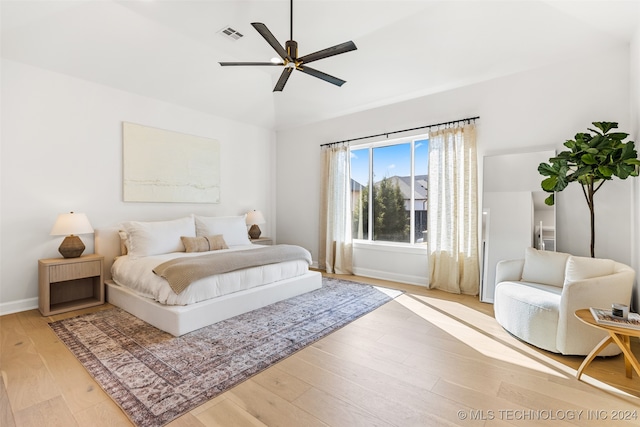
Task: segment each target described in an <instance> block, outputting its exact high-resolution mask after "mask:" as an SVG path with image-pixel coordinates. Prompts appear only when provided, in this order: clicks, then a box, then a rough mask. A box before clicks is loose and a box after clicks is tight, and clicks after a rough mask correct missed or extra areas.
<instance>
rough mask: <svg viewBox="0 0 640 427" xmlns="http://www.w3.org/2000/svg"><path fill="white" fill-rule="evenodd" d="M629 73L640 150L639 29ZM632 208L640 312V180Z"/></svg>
mask: <svg viewBox="0 0 640 427" xmlns="http://www.w3.org/2000/svg"><path fill="white" fill-rule="evenodd" d="M629 62H630V67H629V69H630V71H629V75H630V78H631V88H630V91H629V92H630V93H631V131H630V133H631V134H632V137H633V140H634V141H635V142H636V149H638V150H640V28H639V29H638V30H637V31H636V33H635V36H634V37H633V39H632V40H631V46H630V61H629ZM632 200H633V207H632V211H631V217H632V218H634V221H633V222H632V224H631V233H630V234H631V236H632V238H631V242H632V245H633V247H632V263H631V265H632V266H633V268H634V269H635V270H636V289H635V292H634V302H635V304H634V310H635V311H638V310H640V291H639V290H638V286H637V284H638V283H640V279H639V276H640V178H636V179H634V180H633V197H632Z"/></svg>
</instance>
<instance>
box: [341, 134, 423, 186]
mask: <svg viewBox="0 0 640 427" xmlns="http://www.w3.org/2000/svg"><path fill="white" fill-rule="evenodd" d="M368 153H369V149H368V148H362V149H359V150H355V149H352V150H351V177H352V178H353V179H355V180H356V181H358V182H359V183H360V184H363V185H364V184H366V183H367V182H369V157H368V156H369V154H368ZM428 156H429V140H427V139H424V140H417V141H416V142H415V161H416V166H415V174H416V175H426V174H427V167H428ZM410 159H411V143H410V142H408V143H406V144H400V145H390V146H386V147H375V148H374V149H373V181H374V182H378V181H380V180H382V179H383V178H388V177H391V176H410V175H411V162H410Z"/></svg>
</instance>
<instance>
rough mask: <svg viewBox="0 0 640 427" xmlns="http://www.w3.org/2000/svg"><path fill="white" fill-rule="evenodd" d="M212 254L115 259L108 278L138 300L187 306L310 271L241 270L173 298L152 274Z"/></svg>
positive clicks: (288, 267)
mask: <svg viewBox="0 0 640 427" xmlns="http://www.w3.org/2000/svg"><path fill="white" fill-rule="evenodd" d="M260 247H264V246H260V245H248V246H235V247H231V248H229V249H223V250H221V251H216V252H233V251H243V250H252V249H256V248H260ZM209 253H211V252H194V253H186V252H172V253H168V254H162V255H153V256H148V257H139V258H131V257H130V256H129V255H124V256H121V257H118V258H117V259H116V260H115V262H114V263H113V267H112V268H111V274H112V276H113V281H114V282H115V283H117V284H118V285H120V286H124V287H127V288H129V289H131V290H133V291H135V292H136V293H138V294H139V295H141V296H144V297H147V298H152V299H154V300H155V301H158V302H159V303H162V304H167V305H186V304H193V303H196V302H199V301H204V300H207V299H211V298H215V297H219V296H222V295H226V294H230V293H233V292H238V291H242V290H245V289H250V288H253V287H256V286H261V285H266V284H268V283H273V282H276V281H278V280H283V279H289V278H291V277H296V276H301V275H303V274H305V273H306V272H307V271H308V270H309V264H308V263H307V261H304V260H295V261H287V262H282V263H278V264H269V265H264V266H260V267H253V268H248V269H244V270H238V271H232V272H229V273H224V274H218V275H215V276H211V277H207V278H204V279H201V280H198V281H195V282H193V283H192V284H191V285H189V286H188V287H187V289H185V290H184V291H182V292H181V293H180V294H176V293H175V292H174V291H173V290H172V289H171V288H170V287H169V283H168V282H167V281H166V280H165V279H163V278H162V277H159V276H157V275H156V274H154V273H153V271H152V270H153V269H154V268H155V267H156V266H157V265H159V264H161V263H163V262H165V261H169V260H171V259H174V258H180V257H191V256H200V255H206V254H209Z"/></svg>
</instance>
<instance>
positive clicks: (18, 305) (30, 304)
mask: <svg viewBox="0 0 640 427" xmlns="http://www.w3.org/2000/svg"><path fill="white" fill-rule="evenodd" d="M34 308H38V298H37V297H36V298H28V299H21V300H18V301H11V302H5V303H2V304H0V316H4V315H5V314H13V313H19V312H21V311H27V310H33V309H34Z"/></svg>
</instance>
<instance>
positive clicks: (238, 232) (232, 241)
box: [195, 215, 251, 246]
mask: <svg viewBox="0 0 640 427" xmlns="http://www.w3.org/2000/svg"><path fill="white" fill-rule="evenodd" d="M245 218H246V215H240V216H213V217H208V216H198V215H196V216H195V219H196V235H197V236H215V235H216V234H222V237H223V238H224V241H225V242H226V244H227V245H229V246H237V245H250V244H251V241H249V234H248V233H247V224H246V222H245Z"/></svg>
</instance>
